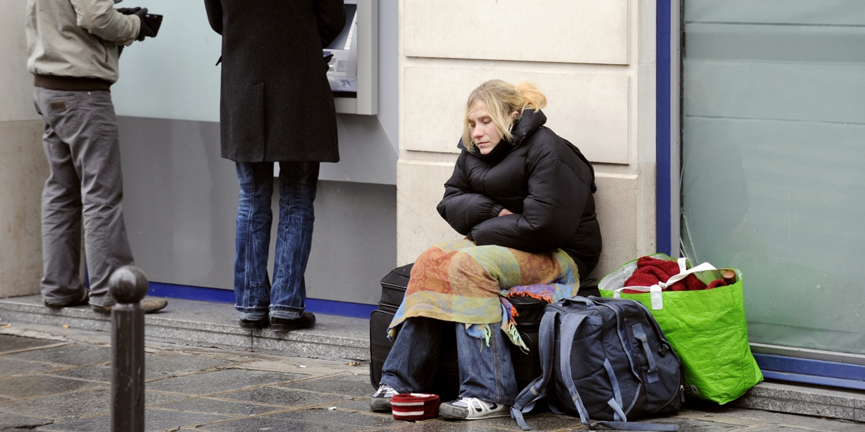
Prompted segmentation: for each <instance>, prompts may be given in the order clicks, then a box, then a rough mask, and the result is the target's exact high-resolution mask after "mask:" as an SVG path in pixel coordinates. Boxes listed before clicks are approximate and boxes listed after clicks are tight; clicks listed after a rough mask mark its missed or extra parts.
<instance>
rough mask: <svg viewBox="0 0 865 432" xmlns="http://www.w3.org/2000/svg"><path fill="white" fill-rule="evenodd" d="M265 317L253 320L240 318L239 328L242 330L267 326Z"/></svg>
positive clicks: (259, 328)
mask: <svg viewBox="0 0 865 432" xmlns="http://www.w3.org/2000/svg"><path fill="white" fill-rule="evenodd" d="M267 324H268V323H267V318H265V319H263V320H258V321H253V320H245V319H242V320H240V328H242V329H244V330H261V329H262V328H264V327H267Z"/></svg>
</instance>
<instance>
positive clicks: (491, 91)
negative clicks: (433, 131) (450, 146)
mask: <svg viewBox="0 0 865 432" xmlns="http://www.w3.org/2000/svg"><path fill="white" fill-rule="evenodd" d="M477 101H483V102H484V104H485V105H486V106H487V114H489V116H490V118H491V119H492V120H493V123H495V125H496V129H498V131H499V134H501V135H502V137H503V139H506V140H508V141H510V140H511V138H512V137H513V135H511V128H512V127H513V125H514V122H515V121H516V119H514V118H512V117H511V114H512V113H513V112H515V111H516V112H518V113H519V115H518V116H517V119H519V118H520V117H522V115H523V111H525V110H526V108H531V109H534V110H535V111H537V110H539V109H541V108H543V107H545V106H547V97H546V96H545V95H544V93H543V92H541V91H540V90H539V89H538V88H537V87H536V86H535V85H534V84H532V83H530V82H526V81H521V82H520V83H519V84H517V85H513V84H511V83H508V82H506V81H502V80H500V79H494V80H490V81H487V82H485V83H483V84H481V85H480V86H478V88H476V89H474V91H472V93H471V95H469V99H468V101H467V102H466V115H465V119H464V123H463V144H464V145H465V146H466V148H468V149H469V150H471V149H472V148H474V143H473V142H472V140H471V130H470V129H471V127H470V125H469V112H470V111H471V109H472V107H473V106H474V104H475V103H476V102H477Z"/></svg>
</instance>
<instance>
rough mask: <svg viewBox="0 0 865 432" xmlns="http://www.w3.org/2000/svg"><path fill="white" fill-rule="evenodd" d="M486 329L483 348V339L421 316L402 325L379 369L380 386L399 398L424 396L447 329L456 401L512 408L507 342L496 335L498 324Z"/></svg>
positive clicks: (513, 394)
mask: <svg viewBox="0 0 865 432" xmlns="http://www.w3.org/2000/svg"><path fill="white" fill-rule="evenodd" d="M489 326H490V329H491V330H492V335H491V337H490V345H489V346H487V345H486V341H484V340H483V339H478V338H474V337H472V336H469V334H468V333H467V332H466V328H465V325H464V324H455V325H454V324H453V323H450V322H445V321H440V320H436V319H432V318H422V317H415V318H409V319H407V320H405V321H404V322H403V324H402V328H400V330H399V333H398V334H397V338H396V342H394V345H393V348H391V350H390V354H388V356H387V360H385V362H384V366H382V376H381V384H387V385H389V386H391V387H393V389H394V390H396V391H397V392H399V393H410V392H423V391H429V389H430V388H432V386H433V379H435V376H436V369H437V366H438V362H439V346H440V344H441V334H442V332H443V331H448V330H451V329H453V330H455V331H456V340H457V358H458V359H459V371H460V392H459V396H460V397H476V398H478V399H480V400H482V401H486V402H495V403H498V404H504V405H513V403H514V399H515V398H516V397H517V390H518V389H517V379H516V376H515V375H514V366H513V363H512V362H511V350H510V346H509V344H510V342H509V341H508V340H507V339H506V338H505V335H504V332H502V331H501V328H500V326H501V322H494V323H490V324H489Z"/></svg>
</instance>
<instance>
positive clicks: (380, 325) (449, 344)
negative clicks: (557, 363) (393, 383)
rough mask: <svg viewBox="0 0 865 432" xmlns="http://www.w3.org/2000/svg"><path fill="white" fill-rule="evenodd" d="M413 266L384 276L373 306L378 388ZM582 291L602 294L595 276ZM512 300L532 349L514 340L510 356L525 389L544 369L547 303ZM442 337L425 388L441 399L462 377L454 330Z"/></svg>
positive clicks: (372, 373) (373, 366) (373, 377)
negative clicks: (541, 345)
mask: <svg viewBox="0 0 865 432" xmlns="http://www.w3.org/2000/svg"><path fill="white" fill-rule="evenodd" d="M411 267H412V264H406V265H404V266H400V267H397V268H395V269H393V270H391V272H390V273H388V274H387V276H385V277H384V278H382V280H381V288H382V292H381V301H380V302H379V304H378V309H377V310H374V311H373V312H372V314H371V315H370V317H369V331H370V334H369V348H370V363H369V379H370V383H371V384H372V386H373V388H378V385H379V380H380V379H381V369H382V366H383V365H384V361H385V359H387V355H388V353H390V349H391V347H393V343H391V342H390V341H389V340H388V339H387V327H388V325H390V322H391V320H393V316H394V314H395V313H396V310H397V309H398V308H399V305H400V304H401V303H402V300H403V297H405V290H406V286H407V285H408V280H409V276H410V275H411ZM580 295H583V296H589V295H595V296H600V293H599V292H598V281H597V280H596V279H589V280H586V281H583V282H582V283H581V284H580ZM510 301H511V304H513V305H514V307H515V308H516V309H517V312H518V316H517V318H516V321H517V324H518V325H517V329H518V330H519V332H520V336H521V337H522V338H523V340H524V341H525V343H526V346H528V347H529V352H528V353H524V352H522V350H520V348H519V347H517V346H516V345H513V344H511V358H512V361H513V365H514V374H515V375H516V379H517V388H519V389H522V388H524V387H525V386H526V385H528V384H529V383H531V382H532V381H533V380H534V379H535V378H537V377H539V376H541V374H542V373H543V371H542V370H541V361H540V356H539V355H538V329H539V327H540V323H541V318H543V316H544V309H545V308H546V305H547V303H546V302H544V301H541V300H537V299H534V298H531V297H515V298H513V299H510ZM443 338H444V339H442V342H441V353H440V356H441V357H440V361H439V367H438V370H437V371H436V379H435V383H436V385H435V388H433V389H429V390H424V391H431V392H433V393H435V394H437V395H439V397H440V398H441V400H443V401H447V400H453V399H456V398H457V396H458V393H459V387H460V380H459V367H458V365H457V352H456V337H455V336H454V332H452V331H446V332H445V334H444V335H443Z"/></svg>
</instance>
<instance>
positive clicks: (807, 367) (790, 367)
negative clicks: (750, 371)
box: [754, 354, 865, 390]
mask: <svg viewBox="0 0 865 432" xmlns="http://www.w3.org/2000/svg"><path fill="white" fill-rule="evenodd" d="M754 358H755V359H757V365H759V366H760V370H761V371H762V372H763V376H764V377H766V378H768V379H775V380H779V381H791V382H800V383H807V384H818V385H825V386H831V387H842V388H849V389H858V390H865V365H858V364H850V363H837V362H830V361H825V360H813V359H804V358H795V357H787V356H780V355H776V354H754Z"/></svg>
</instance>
